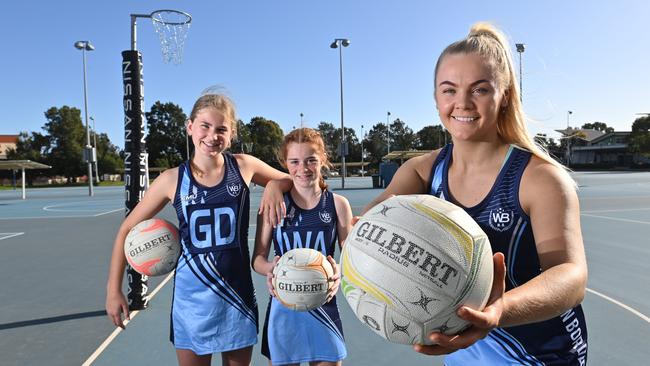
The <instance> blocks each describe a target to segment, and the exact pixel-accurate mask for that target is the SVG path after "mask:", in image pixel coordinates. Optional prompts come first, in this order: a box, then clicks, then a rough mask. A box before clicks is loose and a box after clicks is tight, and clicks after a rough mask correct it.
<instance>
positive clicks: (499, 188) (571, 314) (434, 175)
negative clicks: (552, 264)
mask: <svg viewBox="0 0 650 366" xmlns="http://www.w3.org/2000/svg"><path fill="white" fill-rule="evenodd" d="M452 149H453V145H452V144H449V145H447V146H445V147H444V148H443V149H442V150H441V151H440V154H439V155H438V157H437V159H436V161H435V163H434V164H433V169H432V172H431V179H430V182H429V183H430V184H429V187H430V189H431V190H430V194H432V195H434V196H436V197H439V198H442V199H445V200H447V201H449V202H453V203H455V204H456V205H459V206H461V207H463V206H462V205H460V204H459V203H458V202H456V200H454V198H453V197H452V195H451V193H450V191H449V185H448V182H449V180H448V175H447V174H448V171H449V166H450V165H451V164H452V158H451V156H452V153H451V152H452ZM531 155H532V154H531V153H530V152H529V151H527V150H523V149H521V148H518V147H516V146H514V145H511V146H510V149H509V150H508V154H507V155H506V159H505V161H504V163H503V166H502V167H501V171H500V172H499V175H498V176H497V179H496V181H495V182H494V185H493V186H492V189H491V191H490V193H488V195H487V196H486V197H485V198H484V199H483V201H481V202H480V203H479V204H477V205H476V206H474V207H463V209H464V210H465V211H466V212H467V213H468V214H469V215H470V216H472V218H474V220H475V221H476V222H477V223H478V224H479V225H480V226H481V228H482V229H483V231H485V233H486V234H487V236H488V238H489V239H490V244H491V245H492V251H493V252H495V253H496V252H501V253H503V254H504V255H505V261H506V268H507V272H506V291H508V290H510V289H512V288H515V287H517V286H519V285H521V284H524V283H526V282H527V281H529V280H530V279H532V278H533V277H535V276H537V275H539V274H540V273H541V272H542V270H541V266H540V263H539V258H538V256H537V249H536V247H535V237H534V236H533V229H532V226H531V222H530V217H528V215H527V214H526V213H525V212H524V210H523V209H522V208H521V205H520V203H519V184H520V182H521V176H522V174H523V172H524V169H525V168H526V165H527V164H528V162H529V161H530V158H531ZM586 363H587V325H586V323H585V317H584V314H583V312H582V307H581V306H580V305H578V306H576V307H575V308H573V309H570V310H568V311H566V312H565V313H564V314H562V315H560V316H557V317H555V318H553V319H549V320H546V321H542V322H538V323H532V324H525V325H519V326H514V327H507V328H496V329H494V330H492V331H491V332H490V333H489V334H488V335H487V337H485V338H484V339H482V340H480V341H478V342H476V343H475V344H473V345H472V346H471V347H469V348H466V349H461V350H459V351H456V352H454V353H452V354H450V355H448V356H447V357H446V358H445V365H449V366H452V365H585V364H586Z"/></svg>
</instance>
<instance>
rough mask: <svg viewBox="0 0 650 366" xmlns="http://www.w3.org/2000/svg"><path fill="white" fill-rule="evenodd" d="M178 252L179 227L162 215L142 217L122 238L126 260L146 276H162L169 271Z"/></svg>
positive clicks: (174, 264) (179, 248)
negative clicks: (146, 218)
mask: <svg viewBox="0 0 650 366" xmlns="http://www.w3.org/2000/svg"><path fill="white" fill-rule="evenodd" d="M180 253H181V245H180V241H179V235H178V229H177V228H176V226H174V224H172V223H170V222H168V221H166V220H163V219H158V218H153V219H149V220H145V221H142V222H141V223H139V224H137V225H136V226H134V227H133V229H131V231H129V234H128V235H127V236H126V240H125V241H124V255H125V256H126V260H127V262H129V265H130V266H131V267H133V269H135V270H136V271H137V272H139V273H141V274H143V275H146V276H162V275H164V274H167V273H169V272H171V271H172V270H173V269H174V268H175V267H176V261H177V260H178V257H179V256H180Z"/></svg>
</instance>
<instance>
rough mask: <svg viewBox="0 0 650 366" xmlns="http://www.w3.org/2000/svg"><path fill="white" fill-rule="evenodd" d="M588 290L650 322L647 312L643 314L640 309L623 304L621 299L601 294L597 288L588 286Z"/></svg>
mask: <svg viewBox="0 0 650 366" xmlns="http://www.w3.org/2000/svg"><path fill="white" fill-rule="evenodd" d="M587 291H588V292H591V293H592V294H594V295H597V296H600V297H602V298H603V299H605V300H607V301H609V302H611V303H613V304H615V305H618V306H620V307H622V308H623V309H625V310H627V311H629V312H631V313H632V314H634V315H636V316H638V317H639V318H641V319H643V320H645V321H646V323H650V318H649V317H648V316H646V315H645V314H643V313H642V312H640V311H638V310H636V309H634V308H632V307H630V306H627V305H625V304H623V303H622V302H620V301H618V300H616V299H612V298H611V297H609V296H607V295H605V294H601V293H600V292H598V291H596V290H592V289H590V288H587Z"/></svg>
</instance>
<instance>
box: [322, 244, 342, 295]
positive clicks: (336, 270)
mask: <svg viewBox="0 0 650 366" xmlns="http://www.w3.org/2000/svg"><path fill="white" fill-rule="evenodd" d="M327 260H328V261H329V262H330V264H331V265H332V269H334V274H333V275H332V276H331V277H330V278H328V279H327V281H328V282H333V283H332V286H331V287H330V289H329V290H328V291H327V300H326V301H325V302H326V303H327V302H330V300H332V298H333V297H334V295H336V292H337V291H338V290H339V285H340V284H341V273H340V272H339V266H338V264H336V261H335V260H334V258H332V256H331V255H328V256H327Z"/></svg>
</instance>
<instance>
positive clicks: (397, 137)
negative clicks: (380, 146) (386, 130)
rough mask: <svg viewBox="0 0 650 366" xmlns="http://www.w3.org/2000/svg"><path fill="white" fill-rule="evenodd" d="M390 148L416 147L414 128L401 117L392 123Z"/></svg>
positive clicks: (407, 148) (405, 149)
mask: <svg viewBox="0 0 650 366" xmlns="http://www.w3.org/2000/svg"><path fill="white" fill-rule="evenodd" d="M390 137H391V143H390V150H391V151H407V150H413V149H414V148H415V138H416V136H415V134H414V133H413V130H412V129H411V128H410V127H408V126H407V125H406V123H404V121H402V120H400V119H399V118H398V119H396V120H395V121H393V123H391V124H390Z"/></svg>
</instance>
